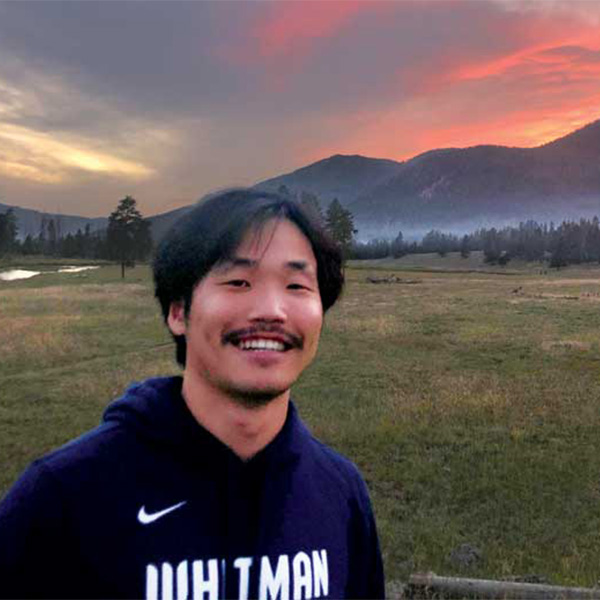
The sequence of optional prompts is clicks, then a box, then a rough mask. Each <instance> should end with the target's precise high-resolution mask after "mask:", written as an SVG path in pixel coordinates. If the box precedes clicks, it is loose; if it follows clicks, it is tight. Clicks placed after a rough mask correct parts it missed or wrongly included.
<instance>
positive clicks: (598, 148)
mask: <svg viewBox="0 0 600 600" xmlns="http://www.w3.org/2000/svg"><path fill="white" fill-rule="evenodd" d="M349 208H350V210H352V212H353V214H354V216H355V220H356V222H357V223H358V228H359V231H360V230H361V228H362V233H363V235H364V234H365V233H366V234H367V236H368V233H369V232H378V235H388V236H391V235H393V234H394V233H397V232H398V230H402V231H403V232H405V233H406V232H408V233H409V234H410V233H413V234H414V233H423V232H425V231H427V230H429V229H431V228H440V229H444V230H445V231H449V230H453V231H469V230H473V229H476V228H477V227H482V226H491V225H495V226H501V225H505V224H511V223H516V222H518V221H520V220H526V219H535V220H537V221H552V220H553V221H562V220H564V219H579V218H580V217H590V216H593V215H598V214H600V121H596V122H594V123H591V124H589V125H587V126H585V127H583V128H581V129H579V130H577V131H575V132H573V133H570V134H568V135H566V136H564V137H562V138H559V139H557V140H554V141H553V142H550V143H548V144H544V145H543V146H539V147H537V148H508V147H505V146H474V147H470V148H462V149H460V148H448V149H443V150H433V151H430V152H425V153H424V154H420V155H419V156H416V157H415V158H412V159H411V160H408V161H406V162H404V163H403V164H402V166H401V168H400V169H399V170H398V172H397V173H396V174H394V175H393V176H392V177H390V178H389V179H388V180H387V181H384V182H381V183H379V184H377V185H374V186H373V187H371V188H370V189H367V190H365V191H364V192H363V193H362V194H360V195H359V196H358V197H357V198H356V199H355V200H354V202H352V203H351V204H350V205H349Z"/></svg>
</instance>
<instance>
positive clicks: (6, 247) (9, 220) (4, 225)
mask: <svg viewBox="0 0 600 600" xmlns="http://www.w3.org/2000/svg"><path fill="white" fill-rule="evenodd" d="M18 231H19V228H18V225H17V217H16V216H15V213H14V211H13V209H12V208H9V209H8V210H7V211H6V212H5V213H0V256H2V255H3V254H7V253H9V252H11V251H12V250H14V248H15V245H16V243H17V233H18Z"/></svg>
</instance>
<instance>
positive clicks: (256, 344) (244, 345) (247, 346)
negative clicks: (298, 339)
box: [236, 338, 291, 352]
mask: <svg viewBox="0 0 600 600" xmlns="http://www.w3.org/2000/svg"><path fill="white" fill-rule="evenodd" d="M236 345H237V347H238V348H239V349H240V350H271V351H274V352H285V351H286V350H289V349H290V348H291V346H290V345H289V344H288V345H287V346H286V344H284V343H283V342H280V341H278V340H265V339H260V338H259V339H253V340H242V341H240V343H239V344H236Z"/></svg>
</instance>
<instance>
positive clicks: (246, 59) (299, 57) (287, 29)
mask: <svg viewBox="0 0 600 600" xmlns="http://www.w3.org/2000/svg"><path fill="white" fill-rule="evenodd" d="M391 4H393V3H391ZM269 8H270V10H269V11H267V12H266V14H263V15H261V16H260V17H259V18H258V19H257V21H256V22H255V23H254V24H253V25H252V26H251V28H250V31H249V33H248V34H247V35H246V36H244V37H243V38H242V39H240V40H239V41H238V43H237V44H235V45H234V46H233V47H230V48H228V49H227V50H226V51H224V52H222V53H221V54H222V55H225V56H226V57H227V59H228V60H229V61H230V62H232V63H234V64H238V65H246V66H248V65H256V64H267V65H270V66H274V65H277V64H280V65H281V64H286V65H289V64H290V61H291V62H292V63H296V64H301V63H303V61H304V59H306V58H308V57H309V56H310V55H311V54H312V53H313V52H315V50H316V45H317V44H318V43H319V42H320V41H327V40H328V39H330V38H332V37H334V36H335V35H337V34H338V33H339V32H340V31H342V30H343V29H344V28H345V27H347V26H348V25H350V24H351V23H352V22H354V21H355V19H357V18H358V16H359V15H360V14H361V13H365V12H369V13H375V12H378V11H379V12H381V11H385V10H388V9H390V8H391V6H390V4H388V3H387V2H374V1H366V0H343V1H339V0H326V1H325V0H322V1H305V0H289V1H285V2H273V3H271V4H270V7H269Z"/></svg>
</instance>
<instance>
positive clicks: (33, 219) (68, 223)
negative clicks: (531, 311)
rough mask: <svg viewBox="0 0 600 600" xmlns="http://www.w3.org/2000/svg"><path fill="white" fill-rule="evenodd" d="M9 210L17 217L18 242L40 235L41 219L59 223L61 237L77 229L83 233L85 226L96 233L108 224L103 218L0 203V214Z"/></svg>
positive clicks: (73, 232)
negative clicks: (63, 213) (49, 211)
mask: <svg viewBox="0 0 600 600" xmlns="http://www.w3.org/2000/svg"><path fill="white" fill-rule="evenodd" d="M10 208H12V209H13V211H14V213H15V216H16V217H17V223H18V227H19V231H18V233H17V237H18V239H20V240H23V239H25V238H26V237H27V236H28V235H31V236H32V237H37V236H38V235H39V233H40V229H41V226H42V219H43V218H46V219H54V221H55V222H56V223H59V227H60V233H61V235H63V236H64V235H67V234H69V233H72V234H75V233H77V230H78V229H81V231H84V230H85V228H86V225H89V226H90V229H91V231H98V230H99V229H104V228H105V227H106V225H107V224H108V219H107V218H104V217H97V218H88V217H78V216H75V215H62V214H56V213H47V212H41V211H39V210H33V209H30V208H21V207H20V206H10V205H9V204H2V203H0V213H5V212H6V211H7V210H8V209H10Z"/></svg>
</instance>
